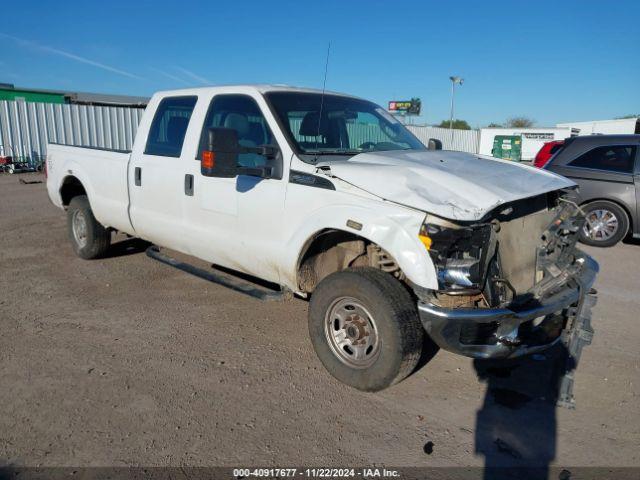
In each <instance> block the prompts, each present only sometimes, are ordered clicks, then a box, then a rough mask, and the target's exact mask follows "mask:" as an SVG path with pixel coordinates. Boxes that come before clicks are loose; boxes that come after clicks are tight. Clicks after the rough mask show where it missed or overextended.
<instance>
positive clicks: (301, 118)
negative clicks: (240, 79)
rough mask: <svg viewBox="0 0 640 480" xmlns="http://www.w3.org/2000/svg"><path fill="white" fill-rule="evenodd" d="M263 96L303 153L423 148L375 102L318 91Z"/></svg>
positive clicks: (342, 152) (328, 153)
mask: <svg viewBox="0 0 640 480" xmlns="http://www.w3.org/2000/svg"><path fill="white" fill-rule="evenodd" d="M265 96H266V97H267V100H268V101H269V102H270V103H271V105H272V107H273V109H274V110H275V112H274V113H275V114H276V115H277V116H278V119H279V120H280V123H281V125H282V126H283V128H284V129H285V133H286V135H287V136H288V137H289V140H290V141H291V142H292V143H293V144H294V146H295V147H296V150H297V151H298V152H299V153H302V154H309V155H356V154H358V153H362V152H377V151H383V150H424V148H425V147H424V145H422V143H420V141H419V140H418V139H417V138H416V137H414V136H413V134H411V132H409V131H408V130H407V129H406V128H405V127H404V126H403V125H402V124H401V123H400V122H399V121H398V120H396V119H395V118H394V117H393V116H392V115H391V114H389V113H388V112H387V111H386V110H384V109H383V108H382V107H379V106H378V105H376V104H375V103H371V102H367V101H365V100H359V99H356V98H349V97H342V96H338V95H324V99H323V98H322V97H323V96H322V94H320V93H298V92H271V93H267V94H266V95H265ZM321 112H322V113H321Z"/></svg>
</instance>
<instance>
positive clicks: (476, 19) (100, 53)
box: [0, 0, 640, 126]
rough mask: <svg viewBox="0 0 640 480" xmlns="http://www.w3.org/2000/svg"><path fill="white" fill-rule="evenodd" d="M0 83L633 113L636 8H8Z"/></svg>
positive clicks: (591, 116) (160, 1)
mask: <svg viewBox="0 0 640 480" xmlns="http://www.w3.org/2000/svg"><path fill="white" fill-rule="evenodd" d="M3 18H5V19H6V20H9V19H10V21H4V22H2V25H0V82H9V83H14V84H15V85H18V86H29V87H39V88H52V89H64V90H74V91H90V92H104V93H121V94H131V95H151V94H152V93H153V92H154V91H156V90H160V89H170V88H181V87H185V86H201V85H204V84H221V83H223V84H224V83H287V84H291V85H299V86H309V87H321V86H322V78H323V70H324V61H325V55H326V50H327V44H328V42H329V41H330V42H331V57H330V61H329V73H328V78H327V88H328V89H330V90H336V91H344V92H348V93H353V94H356V95H359V96H362V97H366V98H369V99H371V100H374V101H376V102H377V103H380V104H383V105H386V102H387V101H388V100H393V99H407V98H411V97H420V98H421V99H422V105H423V112H424V115H423V118H422V119H421V120H423V121H425V120H426V121H427V122H429V123H436V122H439V121H440V120H442V119H445V118H448V117H449V102H450V81H449V76H450V75H460V76H462V77H464V79H465V83H464V85H463V86H462V87H461V88H459V89H458V90H457V92H456V117H458V118H462V119H466V120H467V121H468V122H469V123H470V124H471V125H472V126H482V125H486V124H488V123H490V122H502V121H504V120H505V119H506V118H508V117H510V116H515V115H526V116H529V117H531V118H533V119H535V120H536V122H537V124H538V125H554V124H555V123H556V122H563V121H579V120H596V119H606V118H613V117H616V116H621V115H625V114H632V113H640V2H638V1H637V0H616V1H610V2H603V1H558V0H556V1H552V2H548V1H535V2H533V1H531V2H524V1H523V2H515V1H514V2H490V1H484V2H483V1H474V2H471V1H469V2H467V1H464V0H457V1H455V2H448V1H442V0H441V1H438V2H431V1H389V0H387V1H384V2H383V1H348V0H342V1H333V0H322V1H319V2H310V1H308V2H304V1H302V0H297V1H276V0H274V1H241V0H236V1H226V2H216V1H212V0H209V1H206V2H195V1H194V2H189V1H183V2H168V1H164V0H157V1H154V2H133V1H130V2H117V1H111V2H86V1H85V2H79V1H77V2H76V1H65V2H27V1H23V2H10V3H9V4H7V5H5V6H4V7H3Z"/></svg>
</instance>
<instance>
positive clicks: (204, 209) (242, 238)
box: [186, 94, 286, 283]
mask: <svg viewBox="0 0 640 480" xmlns="http://www.w3.org/2000/svg"><path fill="white" fill-rule="evenodd" d="M201 127H202V131H201V132H200V144H199V147H198V152H197V156H196V158H197V159H200V158H201V154H202V151H203V150H204V149H205V148H206V138H207V131H208V129H209V128H211V127H224V128H231V129H234V130H236V131H237V132H238V139H239V143H240V145H242V146H246V147H252V146H259V145H276V141H275V139H274V137H273V134H272V132H271V129H270V128H269V125H268V123H267V121H266V120H265V117H264V115H263V113H262V111H261V110H260V107H259V106H258V103H257V102H256V99H255V98H253V97H252V96H250V95H245V94H218V95H215V96H214V97H213V99H212V100H211V103H210V105H209V108H208V110H207V114H206V116H205V120H204V124H203V125H201ZM269 162H272V164H273V165H274V171H275V172H276V175H275V177H276V178H269V179H264V178H258V177H250V176H246V175H239V176H238V177H236V178H216V177H205V176H203V175H201V173H200V162H199V161H198V162H193V161H192V162H191V163H192V167H191V168H192V173H193V175H194V180H195V181H194V192H193V196H192V197H191V199H190V201H188V202H187V204H186V217H187V220H186V222H187V228H188V230H189V234H188V235H187V236H188V241H189V243H190V251H191V253H192V255H194V256H196V257H199V258H202V259H205V260H208V261H210V262H212V263H216V264H219V265H222V266H224V267H227V268H232V269H234V270H238V271H242V272H245V273H248V274H251V275H254V276H257V277H259V278H262V279H265V280H269V281H272V282H276V283H277V282H278V281H279V273H278V264H279V261H278V259H279V256H280V250H281V239H282V228H281V225H282V221H283V219H282V215H283V209H284V197H285V190H286V189H285V184H284V181H283V180H282V171H283V162H282V155H281V154H279V157H278V158H276V159H268V158H266V157H264V156H262V155H258V154H254V153H246V154H240V155H239V158H238V163H239V164H240V165H241V166H245V167H254V166H259V165H266V164H268V163H269Z"/></svg>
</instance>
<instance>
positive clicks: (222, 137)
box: [200, 128, 241, 178]
mask: <svg viewBox="0 0 640 480" xmlns="http://www.w3.org/2000/svg"><path fill="white" fill-rule="evenodd" d="M207 135H208V136H207V149H206V150H204V151H203V152H202V160H201V161H200V172H201V173H202V175H203V176H205V177H220V178H234V177H237V176H238V154H239V153H240V151H241V148H240V144H239V143H238V132H237V131H236V130H233V129H231V128H210V129H209V131H208V132H207Z"/></svg>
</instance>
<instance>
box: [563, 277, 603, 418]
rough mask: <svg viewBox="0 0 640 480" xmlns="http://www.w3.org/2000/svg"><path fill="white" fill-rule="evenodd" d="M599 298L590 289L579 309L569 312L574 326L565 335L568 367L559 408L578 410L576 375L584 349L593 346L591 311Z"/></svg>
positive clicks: (565, 369)
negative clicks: (575, 390) (575, 389)
mask: <svg viewBox="0 0 640 480" xmlns="http://www.w3.org/2000/svg"><path fill="white" fill-rule="evenodd" d="M596 302H597V297H596V295H595V290H593V289H590V291H589V293H587V294H586V295H584V296H583V297H582V301H581V302H580V303H579V304H578V306H577V307H573V308H572V310H573V312H571V311H570V312H569V314H570V315H572V316H573V317H574V321H573V325H572V326H571V328H570V329H568V330H566V331H565V332H564V333H563V339H562V341H563V343H564V345H565V347H566V349H567V354H568V355H567V358H566V365H565V368H564V375H563V376H562V378H561V379H560V385H559V387H560V388H559V390H558V401H557V405H558V406H559V407H566V408H569V409H574V408H576V403H575V399H574V397H573V382H574V373H575V371H576V369H577V367H578V363H579V362H580V355H582V349H583V348H584V347H585V346H586V345H590V344H591V340H592V339H593V333H594V332H593V328H592V327H591V309H592V308H593V307H594V306H595V304H596Z"/></svg>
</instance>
